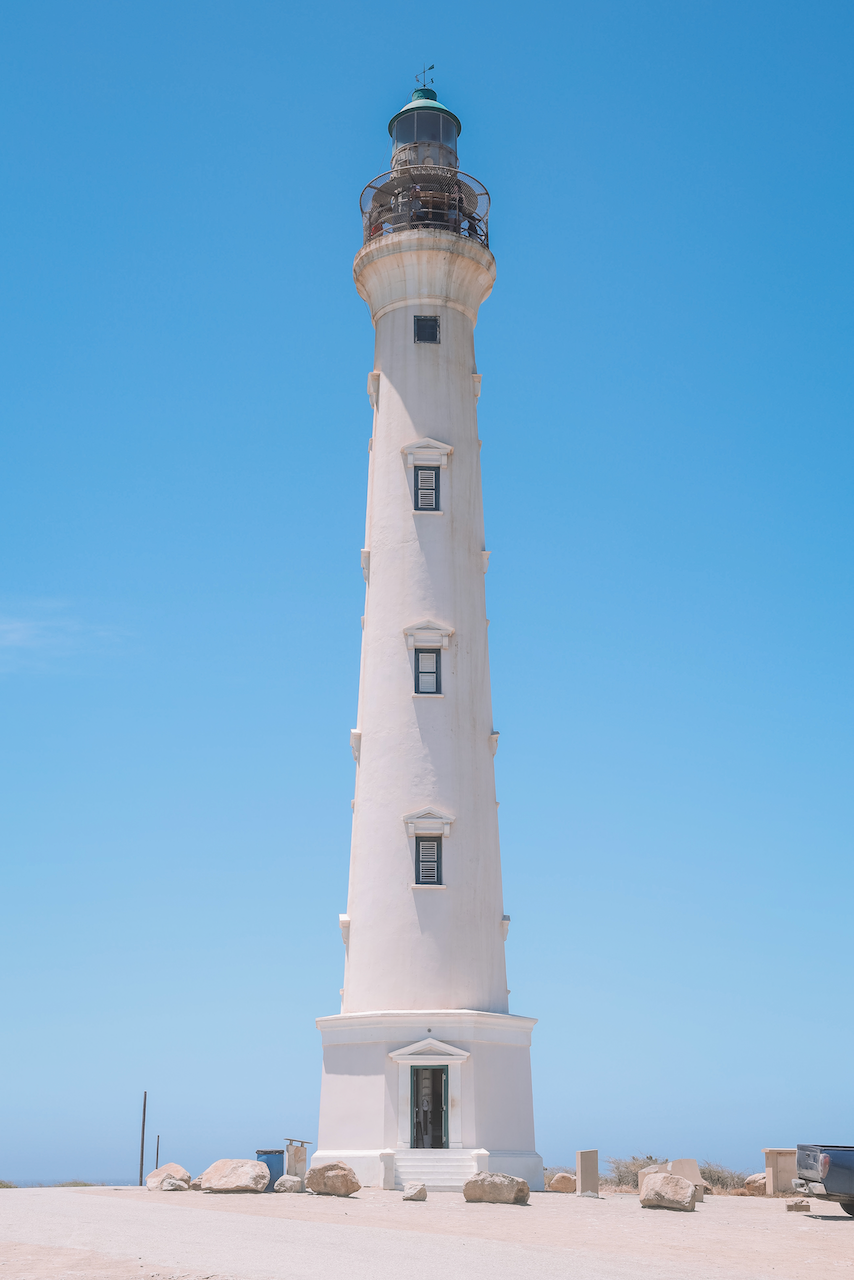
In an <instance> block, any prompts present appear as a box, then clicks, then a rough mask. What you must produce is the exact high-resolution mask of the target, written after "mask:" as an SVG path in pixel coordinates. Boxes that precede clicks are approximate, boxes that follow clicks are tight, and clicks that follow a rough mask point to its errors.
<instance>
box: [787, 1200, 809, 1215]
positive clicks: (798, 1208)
mask: <svg viewBox="0 0 854 1280" xmlns="http://www.w3.org/2000/svg"><path fill="white" fill-rule="evenodd" d="M809 1211H810V1202H809V1200H787V1201H786V1213H809Z"/></svg>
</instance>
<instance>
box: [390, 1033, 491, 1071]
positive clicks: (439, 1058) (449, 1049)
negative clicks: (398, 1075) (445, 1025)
mask: <svg viewBox="0 0 854 1280" xmlns="http://www.w3.org/2000/svg"><path fill="white" fill-rule="evenodd" d="M388 1056H389V1057H390V1058H391V1060H392V1062H398V1063H402V1064H403V1065H404V1066H409V1065H412V1066H414V1067H444V1066H450V1064H451V1063H452V1062H465V1061H466V1059H467V1058H470V1057H471V1054H470V1053H468V1052H467V1051H466V1050H465V1049H458V1048H457V1047H456V1045H453V1044H445V1043H444V1041H442V1040H434V1039H433V1037H432V1036H429V1037H428V1038H427V1039H426V1040H417V1041H416V1042H415V1044H408V1045H405V1046H404V1048H402V1049H395V1050H394V1052H393V1053H390V1054H389V1055H388Z"/></svg>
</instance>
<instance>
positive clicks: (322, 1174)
mask: <svg viewBox="0 0 854 1280" xmlns="http://www.w3.org/2000/svg"><path fill="white" fill-rule="evenodd" d="M305 1189H306V1191H313V1192H314V1194H315V1195H316V1196H351V1195H352V1194H353V1192H354V1191H361V1189H362V1184H361V1182H360V1181H359V1179H358V1178H357V1177H356V1175H355V1173H354V1172H353V1170H352V1169H351V1168H350V1166H349V1165H348V1164H345V1163H344V1161H343V1160H332V1161H331V1162H330V1163H329V1164H318V1165H315V1166H314V1168H312V1169H309V1171H308V1174H307V1175H306V1179H305Z"/></svg>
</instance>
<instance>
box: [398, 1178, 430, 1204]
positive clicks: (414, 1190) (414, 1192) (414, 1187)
mask: <svg viewBox="0 0 854 1280" xmlns="http://www.w3.org/2000/svg"><path fill="white" fill-rule="evenodd" d="M403 1198H404V1200H426V1199H427V1188H426V1187H425V1185H424V1183H423V1182H407V1184H406V1186H405V1187H404V1188H403Z"/></svg>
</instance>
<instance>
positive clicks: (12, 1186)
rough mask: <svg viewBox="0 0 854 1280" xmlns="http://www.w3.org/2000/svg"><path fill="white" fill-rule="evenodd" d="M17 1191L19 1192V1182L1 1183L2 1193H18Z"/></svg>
mask: <svg viewBox="0 0 854 1280" xmlns="http://www.w3.org/2000/svg"><path fill="white" fill-rule="evenodd" d="M17 1190H18V1184H17V1182H2V1181H0V1191H17Z"/></svg>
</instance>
